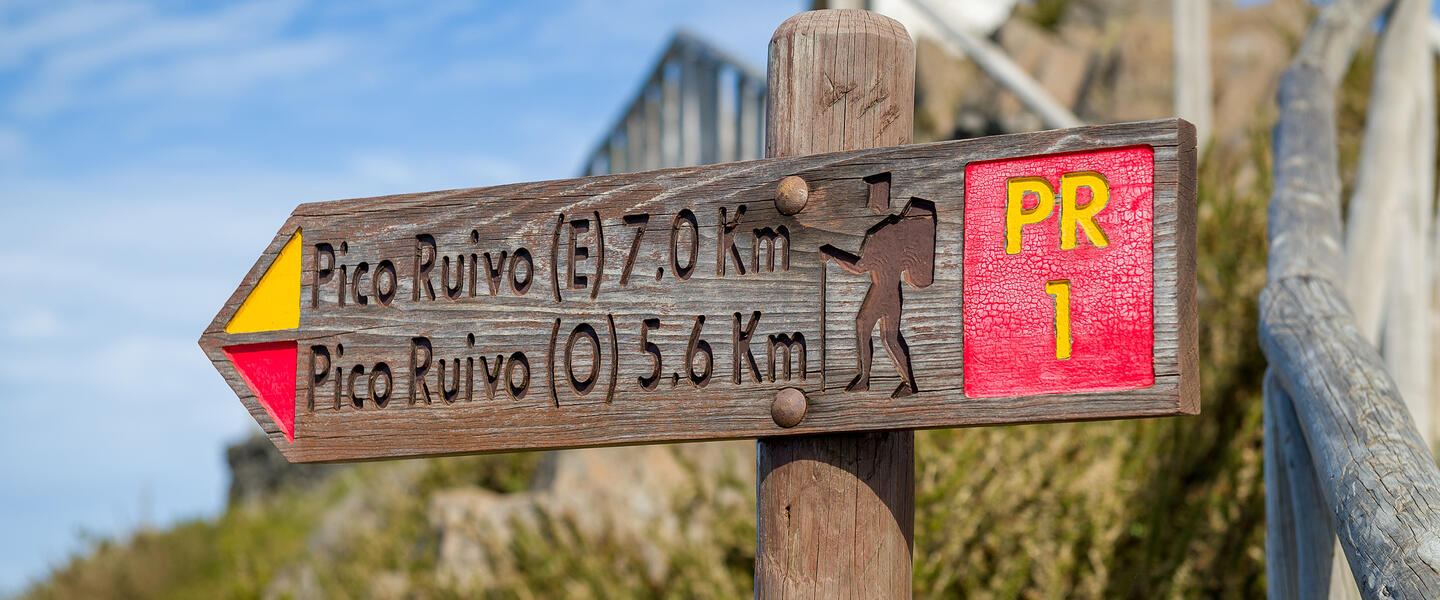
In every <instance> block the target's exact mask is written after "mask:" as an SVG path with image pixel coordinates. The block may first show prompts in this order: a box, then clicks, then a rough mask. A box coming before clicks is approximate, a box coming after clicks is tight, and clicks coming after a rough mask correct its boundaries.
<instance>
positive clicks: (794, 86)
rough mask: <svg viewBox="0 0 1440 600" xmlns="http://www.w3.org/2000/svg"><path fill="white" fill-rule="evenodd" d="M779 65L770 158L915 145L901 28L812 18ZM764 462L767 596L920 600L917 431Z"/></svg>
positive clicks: (774, 441)
mask: <svg viewBox="0 0 1440 600" xmlns="http://www.w3.org/2000/svg"><path fill="white" fill-rule="evenodd" d="M769 62H770V68H769V83H770V85H769V111H768V113H767V121H766V129H767V134H766V153H765V155H766V156H767V157H780V156H801V155H806V154H816V153H821V152H839V151H845V150H858V149H862V148H873V147H879V146H896V145H902V144H908V143H910V141H911V132H912V130H913V124H914V114H915V113H914V108H915V44H914V42H913V41H912V40H911V39H910V35H909V34H908V33H906V31H905V28H904V26H902V25H900V24H899V23H898V22H896V21H894V20H892V19H889V18H887V17H884V16H881V15H878V14H875V13H871V12H867V11H861V10H823V11H812V12H807V13H802V14H799V15H796V16H795V17H792V18H790V19H789V20H787V21H785V23H783V24H781V25H780V27H779V29H777V30H776V31H775V36H774V37H773V38H771V40H770V61H769ZM835 393H840V392H839V391H838V390H836V391H835ZM832 401H834V400H833V399H832ZM756 454H757V465H758V488H757V496H758V507H757V515H756V518H757V527H758V539H757V542H758V547H757V549H756V555H755V596H756V597H757V598H780V597H782V596H783V597H789V596H798V597H807V598H808V597H815V598H835V597H865V598H908V597H910V577H911V551H912V549H913V547H914V543H913V538H914V529H915V436H914V433H913V432H910V431H894V432H879V433H866V434H859V435H854V434H852V435H820V436H804V437H789V438H784V437H782V438H768V439H762V440H760V441H759V442H757V444H756Z"/></svg>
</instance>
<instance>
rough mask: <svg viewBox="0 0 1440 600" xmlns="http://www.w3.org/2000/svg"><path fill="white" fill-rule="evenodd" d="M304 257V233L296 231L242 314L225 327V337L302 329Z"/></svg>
mask: <svg viewBox="0 0 1440 600" xmlns="http://www.w3.org/2000/svg"><path fill="white" fill-rule="evenodd" d="M300 254H301V250H300V231H299V230H296V231H295V235H292V236H290V241H288V242H285V247H284V248H281V249H280V256H277V257H275V262H273V263H270V268H269V269H268V270H266V271H265V274H264V275H262V276H261V277H260V283H257V284H255V289H253V290H250V295H249V296H246V297H245V302H243V303H241V304H240V310H237V311H235V316H233V317H230V322H229V323H226V324H225V333H251V332H255V331H274V330H276V329H296V328H298V327H300Z"/></svg>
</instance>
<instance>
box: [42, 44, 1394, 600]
mask: <svg viewBox="0 0 1440 600" xmlns="http://www.w3.org/2000/svg"><path fill="white" fill-rule="evenodd" d="M1368 60H1369V57H1368V55H1367V52H1364V51H1362V53H1361V56H1360V57H1359V58H1358V59H1357V65H1367V64H1368ZM1368 83H1369V76H1368V71H1367V70H1366V69H1365V68H1364V67H1363V66H1362V67H1360V68H1357V69H1354V72H1352V73H1351V75H1350V76H1349V77H1348V78H1347V80H1346V82H1345V84H1344V89H1343V91H1342V97H1341V102H1340V107H1341V120H1340V129H1341V138H1340V139H1341V145H1342V147H1341V158H1342V162H1343V163H1344V164H1342V173H1344V174H1346V177H1347V179H1346V182H1347V189H1348V185H1349V180H1348V174H1349V173H1352V172H1353V163H1354V160H1355V158H1356V156H1357V155H1358V152H1357V151H1356V148H1357V146H1358V141H1359V135H1358V132H1359V131H1360V128H1361V126H1362V123H1363V115H1364V97H1365V92H1366V90H1367V89H1368ZM1273 121H1274V114H1273V110H1272V111H1271V112H1270V113H1267V114H1260V115H1255V116H1254V122H1253V123H1252V124H1251V125H1250V128H1249V130H1250V131H1251V134H1250V135H1249V137H1248V143H1245V144H1241V145H1238V146H1236V145H1230V146H1228V147H1226V148H1228V149H1225V148H1218V149H1217V150H1215V151H1212V152H1211V153H1210V155H1209V156H1207V157H1206V158H1205V160H1204V161H1203V162H1202V165H1201V170H1200V185H1199V190H1200V210H1199V217H1200V221H1199V231H1200V241H1199V249H1200V265H1199V270H1198V277H1199V294H1200V298H1199V300H1200V302H1199V307H1200V322H1201V362H1202V365H1201V376H1202V382H1203V391H1202V394H1203V396H1202V398H1203V412H1202V414H1201V415H1200V416H1197V417H1190V418H1177V419H1159V420H1143V421H1124V422H1095V423H1075V424H1061V425H1034V426H1022V427H1003V428H977V429H961V430H943V431H927V432H920V433H918V434H917V435H916V453H917V460H916V463H917V464H916V469H917V472H916V482H917V493H916V501H917V507H916V535H915V594H916V596H917V597H933V598H941V597H956V596H959V597H974V598H1199V597H1226V598H1230V597H1261V596H1263V595H1264V593H1265V581H1264V489H1263V476H1262V473H1261V464H1262V459H1261V448H1262V446H1261V444H1262V438H1261V403H1260V397H1259V395H1260V378H1261V372H1262V370H1263V368H1264V360H1263V357H1262V356H1261V354H1260V350H1259V348H1258V345H1257V342H1256V332H1255V328H1256V299H1257V296H1258V293H1259V291H1260V288H1261V286H1262V285H1263V283H1264V260H1265V204H1266V201H1267V198H1268V195H1269V184H1270V182H1269V180H1268V174H1269V172H1270V165H1269V160H1270V155H1269V130H1270V127H1271V125H1272V124H1273ZM540 461H541V459H540V457H539V455H535V454H517V455H499V456H482V457H465V458H452V459H435V460H425V461H406V462H401V463H375V464H365V465H360V466H358V467H356V468H354V469H351V470H347V471H346V472H344V473H342V474H340V475H338V476H336V477H335V478H334V479H332V480H331V481H329V482H328V483H326V484H324V485H322V486H320V487H318V488H315V489H313V490H310V491H308V492H303V493H301V492H288V493H282V494H278V495H276V496H274V497H271V498H268V499H266V500H264V501H262V502H258V503H250V504H242V505H237V506H234V507H232V508H231V509H229V510H228V511H227V512H226V513H225V514H223V515H222V516H220V517H219V518H217V519H215V520H206V521H193V522H188V523H182V524H180V525H177V526H175V527H173V528H171V529H169V530H166V531H142V532H140V533H137V534H135V535H134V536H132V537H130V538H129V539H126V540H123V541H106V542H101V543H98V544H97V545H95V547H94V548H92V549H91V550H90V551H89V552H87V553H85V554H84V555H83V556H79V557H76V558H75V559H73V560H72V561H71V562H70V563H69V564H67V565H65V566H63V567H60V568H58V569H56V570H55V572H54V573H53V574H52V575H51V577H50V578H49V579H47V580H46V581H44V582H41V583H39V584H37V585H36V586H35V587H34V588H32V589H31V590H29V591H28V592H27V593H26V595H25V597H27V598H37V599H39V598H260V597H285V596H287V595H296V596H321V597H414V598H452V597H473V596H483V597H496V598H551V597H568V598H610V597H642V598H645V597H686V598H730V597H743V596H748V595H749V594H750V590H751V581H750V576H751V575H750V568H751V564H752V561H753V558H754V544H755V531H754V521H753V513H752V510H753V509H752V508H751V507H752V506H753V499H754V491H753V485H754V484H753V481H749V480H745V479H744V478H742V477H733V476H729V475H726V476H720V477H711V476H709V475H708V474H707V473H705V472H700V471H703V469H700V468H699V467H696V471H697V472H696V473H695V475H694V477H693V480H694V481H693V484H692V485H689V486H688V487H684V488H682V490H683V491H682V492H681V493H679V494H677V495H676V496H675V497H673V498H671V499H670V502H671V506H670V510H671V511H673V513H674V514H677V515H681V516H682V518H681V519H680V521H681V522H682V523H689V522H690V521H691V519H688V518H685V517H688V516H689V515H694V514H698V513H702V512H704V513H707V514H710V515H711V516H710V517H708V518H707V519H705V520H703V521H701V520H698V519H696V520H695V522H694V523H693V524H690V525H685V527H686V529H685V531H683V532H682V533H683V535H680V536H678V538H676V539H678V541H676V540H675V539H672V540H671V541H668V542H664V543H663V544H661V543H660V542H657V544H661V545H659V546H657V547H658V548H659V549H660V551H663V552H664V555H665V556H666V557H667V558H666V562H665V563H664V564H663V565H659V566H657V564H656V561H655V560H654V557H653V556H652V555H650V554H647V550H646V549H642V548H641V547H639V546H638V545H637V544H635V543H633V541H632V540H630V539H627V538H624V537H621V536H616V535H611V534H608V533H606V532H605V531H604V530H601V531H599V532H596V531H595V530H594V529H593V528H587V527H583V526H581V525H580V524H578V523H576V522H575V521H574V519H573V518H572V517H568V516H565V515H561V514H552V513H547V512H544V511H539V512H535V513H533V514H534V515H535V516H534V517H533V518H527V519H516V520H515V521H514V522H512V523H511V526H512V532H513V535H509V536H506V537H505V538H504V539H503V540H501V541H496V542H495V544H496V545H497V547H495V548H491V550H492V551H497V552H499V553H502V554H504V555H505V556H506V561H505V563H506V565H507V566H506V567H505V568H504V569H497V570H496V571H495V572H494V573H493V576H492V577H491V578H490V579H488V580H486V581H483V582H479V583H478V584H477V583H475V582H469V583H465V582H459V581H456V580H455V579H454V578H453V577H447V576H446V575H445V573H444V572H443V569H442V568H441V566H440V565H439V564H438V563H439V556H440V549H439V548H440V541H439V537H440V535H441V532H440V531H437V526H436V524H435V519H434V517H433V515H431V514H430V512H431V511H432V509H433V500H434V498H435V497H436V494H438V493H441V492H443V491H445V490H451V489H456V488H464V487H466V486H478V487H479V488H484V489H487V490H492V491H494V492H496V493H509V494H513V493H515V492H519V491H521V490H524V489H526V488H527V486H529V484H530V481H531V480H532V478H534V477H535V476H536V473H537V469H538V468H539V465H540ZM726 496H728V497H731V498H732V500H731V501H728V502H724V503H722V502H720V501H718V500H717V498H721V497H726ZM736 497H738V498H739V501H734V498H736ZM337 514H338V515H339V516H338V517H337V516H336V515H337ZM527 514H529V513H527ZM656 537H657V539H658V538H659V537H660V536H658V535H657V536H656ZM649 550H654V549H653V548H651V549H649Z"/></svg>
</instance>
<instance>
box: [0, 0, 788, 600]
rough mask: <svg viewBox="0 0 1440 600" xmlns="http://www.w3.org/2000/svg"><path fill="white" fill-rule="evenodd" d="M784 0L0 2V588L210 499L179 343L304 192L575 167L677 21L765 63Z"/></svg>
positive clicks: (239, 420) (212, 489)
mask: <svg viewBox="0 0 1440 600" xmlns="http://www.w3.org/2000/svg"><path fill="white" fill-rule="evenodd" d="M746 4H748V5H749V6H745V5H746ZM801 8H802V2H797V1H785V2H770V1H762V0H747V1H745V2H693V1H692V2H683V3H681V2H676V3H666V2H658V1H654V2H646V1H641V0H609V1H572V2H553V3H541V2H533V3H518V2H517V3H500V2H491V3H484V2H478V3H477V2H448V1H431V2H424V3H408V2H399V1H392V0H358V1H347V2H321V1H319V0H262V1H259V2H247V3H209V2H207V3H195V4H181V3H177V2H166V1H160V0H149V1H144V0H142V1H137V2H103V3H96V4H82V3H69V2H55V1H52V0H43V1H29V0H18V1H17V0H4V2H0V281H3V282H4V283H3V289H4V290H5V291H6V292H7V293H3V294H0V408H3V410H0V415H3V418H4V419H5V420H6V421H7V422H6V424H5V427H4V431H5V433H4V435H0V455H3V456H4V457H5V459H4V460H0V507H3V509H0V532H3V534H0V595H3V593H4V592H5V591H6V590H9V591H15V590H16V589H17V588H18V587H20V586H22V585H23V584H24V582H25V581H27V580H29V579H32V578H34V577H37V576H41V575H43V574H44V572H45V570H46V568H47V567H48V566H51V565H54V564H58V563H59V562H61V561H63V560H64V559H65V558H66V557H67V556H68V555H69V554H70V553H71V552H74V551H76V550H79V549H81V548H83V543H82V541H81V539H82V536H81V534H82V533H88V534H90V535H102V536H104V535H116V534H121V533H123V532H125V531H128V530H131V529H133V528H134V527H136V526H137V525H140V524H142V523H147V522H148V523H151V524H156V525H161V526H163V525H165V524H167V523H171V522H173V521H174V520H176V519H180V518H186V517H193V516H204V515H213V514H215V513H216V512H217V511H218V510H220V509H221V507H222V506H223V504H224V495H225V486H226V484H227V473H226V469H225V466H224V460H223V456H222V454H223V446H224V444H225V443H227V442H230V441H234V440H237V439H240V438H242V437H244V436H245V435H248V434H249V433H250V432H251V431H255V430H257V428H256V426H255V424H254V422H253V421H252V420H251V418H250V417H249V415H248V414H247V413H246V412H245V411H244V409H243V408H242V407H241V405H240V403H239V402H238V401H237V400H236V399H235V398H234V396H233V395H232V394H231V392H230V391H229V389H228V388H227V387H226V386H225V384H224V383H223V381H222V380H221V379H220V376H219V375H217V374H216V373H215V372H214V370H213V369H212V368H211V366H210V365H209V363H208V362H207V361H206V359H205V357H204V355H203V354H202V353H201V351H200V349H199V348H198V347H197V346H196V344H195V340H196V338H197V337H198V336H199V333H200V331H201V330H202V329H203V328H204V327H205V325H207V324H208V323H209V320H210V318H211V317H212V316H213V315H214V313H215V311H216V310H217V309H218V308H219V306H220V305H221V303H222V302H224V300H225V299H226V298H227V297H228V295H229V294H230V292H231V291H232V290H233V289H234V286H235V285H236V284H237V283H238V282H239V280H240V278H241V276H243V274H244V273H245V271H246V270H247V269H248V268H249V266H250V265H251V263H252V262H253V261H254V259H255V257H256V255H257V254H258V253H259V252H260V251H261V250H262V249H263V248H264V246H265V244H266V243H268V242H269V241H270V239H271V236H272V235H273V234H274V232H275V229H276V228H277V227H278V226H279V225H280V223H281V222H282V221H283V220H284V219H285V217H286V216H287V215H288V214H289V212H290V210H291V209H292V208H294V206H295V205H296V204H299V203H302V202H310V201H317V200H328V199H335V198H346V197H359V196H374V195H380V194H388V193H395V192H413V191H425V190H435V189H446V188H456V187H471V186H483V185H492V184H500V183H507V182H514V181H523V180H532V179H548V178H557V177H569V176H573V175H574V174H575V173H576V171H577V170H578V169H579V167H580V163H581V159H582V157H583V156H584V155H585V153H586V152H587V150H588V149H589V148H590V147H591V145H592V144H593V143H594V142H595V141H596V140H597V139H598V137H599V135H600V134H601V133H602V132H603V131H604V130H605V128H606V127H607V126H608V125H609V123H610V121H611V120H612V119H613V118H614V117H615V116H616V114H617V112H618V111H619V110H620V108H621V105H622V103H624V102H625V101H627V100H628V99H629V95H630V94H632V93H633V91H634V89H635V88H636V86H637V85H638V84H639V83H640V81H641V79H642V78H643V77H644V75H646V74H647V69H648V68H649V66H650V63H651V61H652V60H654V59H655V57H656V55H657V53H658V52H659V51H660V50H661V49H662V48H663V47H664V45H665V43H666V41H667V40H668V39H669V37H670V35H671V34H672V32H673V31H674V30H675V29H676V28H677V27H686V28H689V29H691V30H693V31H695V32H697V33H699V34H700V35H701V36H702V37H705V38H707V39H710V40H711V41H713V42H716V43H718V44H719V45H720V46H721V47H723V48H727V49H729V50H731V51H732V52H734V53H735V54H737V55H739V56H740V57H742V58H745V59H748V60H750V61H752V63H753V64H755V65H756V66H758V67H761V68H762V69H763V66H764V54H765V46H766V42H767V41H768V40H769V37H770V33H771V32H772V31H773V30H774V28H775V26H776V25H778V24H779V23H780V22H781V21H782V20H784V19H785V18H786V17H787V16H789V15H791V14H793V13H795V12H797V11H799V10H800V9H801Z"/></svg>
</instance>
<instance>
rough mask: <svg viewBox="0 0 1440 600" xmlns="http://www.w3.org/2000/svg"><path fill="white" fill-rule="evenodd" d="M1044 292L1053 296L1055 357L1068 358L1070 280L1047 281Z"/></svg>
mask: <svg viewBox="0 0 1440 600" xmlns="http://www.w3.org/2000/svg"><path fill="white" fill-rule="evenodd" d="M1045 293H1047V294H1050V295H1051V296H1054V297H1055V358H1058V359H1061V360H1064V359H1067V358H1070V282H1069V281H1068V280H1065V279H1061V280H1059V281H1051V282H1048V283H1046V284H1045Z"/></svg>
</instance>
